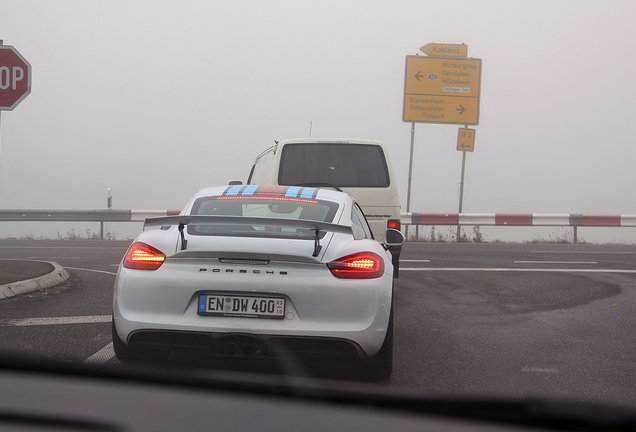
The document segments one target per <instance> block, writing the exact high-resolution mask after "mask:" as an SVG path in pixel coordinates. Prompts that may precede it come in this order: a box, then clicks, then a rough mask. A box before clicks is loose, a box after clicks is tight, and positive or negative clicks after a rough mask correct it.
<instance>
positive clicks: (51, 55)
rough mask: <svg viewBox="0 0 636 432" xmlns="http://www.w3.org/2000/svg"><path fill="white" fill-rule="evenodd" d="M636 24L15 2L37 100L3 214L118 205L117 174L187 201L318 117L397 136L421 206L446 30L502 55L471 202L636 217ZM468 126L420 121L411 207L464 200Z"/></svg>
mask: <svg viewBox="0 0 636 432" xmlns="http://www.w3.org/2000/svg"><path fill="white" fill-rule="evenodd" d="M634 18H636V5H635V4H634V3H633V2H631V1H613V2H601V1H559V2H549V1H515V2H501V1H480V2H476V1H455V2H452V3H444V2H433V1H403V2H389V1H374V2H363V1H320V2H316V1H312V2H305V1H296V2H288V1H241V0H239V1H234V2H221V1H188V2H169V1H161V0H160V1H145V0H142V1H135V2H125V1H108V2H105V1H92V2H85V1H70V0H56V1H47V2H40V1H31V0H19V1H18V0H0V39H2V40H3V41H4V44H5V45H12V46H14V47H15V48H16V49H17V50H18V51H19V52H20V53H21V54H22V55H23V56H24V57H25V58H26V59H27V60H28V61H29V62H30V64H31V65H32V73H33V77H32V91H31V94H30V95H29V96H28V97H27V98H26V99H25V100H24V101H23V102H22V103H21V104H20V105H19V106H18V107H16V108H15V109H14V110H13V111H2V112H1V125H0V133H1V148H0V197H1V199H0V209H97V208H105V207H106V191H107V189H108V188H112V190H113V206H114V208H118V209H180V208H181V207H183V206H184V205H185V203H186V202H187V200H188V199H189V197H191V196H192V195H193V194H194V193H195V192H196V191H197V190H199V189H201V188H203V187H205V186H210V185H218V184H227V183H228V181H230V180H242V181H243V182H245V181H246V179H247V175H248V173H249V170H250V168H251V166H252V163H253V162H254V159H255V157H256V156H257V155H258V154H259V153H260V152H261V151H262V150H264V149H266V148H267V147H268V146H270V145H272V144H273V142H274V140H280V139H285V138H297V137H303V136H307V135H309V133H310V128H311V134H312V136H314V137H320V136H323V137H357V138H369V139H377V140H380V141H383V142H384V143H385V144H386V145H387V147H388V149H389V151H390V156H391V158H392V161H393V165H394V168H395V170H396V173H397V177H398V178H397V181H398V182H399V189H400V194H401V198H402V202H403V210H405V208H406V205H405V204H406V187H407V172H408V157H409V145H410V129H411V124H410V123H404V122H402V101H403V100H402V99H403V92H404V67H405V56H407V55H415V54H416V53H418V51H419V47H421V46H423V45H425V44H428V43H432V42H436V43H451V44H461V43H464V44H467V45H468V56H469V57H476V58H481V59H482V60H483V69H482V81H481V109H480V116H479V117H480V124H479V125H478V126H475V127H474V128H475V129H476V131H477V132H476V142H475V151H474V152H473V153H469V154H468V155H467V165H466V185H465V192H464V205H463V211H464V212H466V213H495V212H496V213H535V214H536V213H557V214H564V213H582V214H617V215H618V214H636V203H635V200H634V197H635V195H636V194H635V193H634V191H633V185H634V183H635V182H634V180H635V179H636V174H635V173H634V161H635V160H636V146H634V145H633V143H634V135H633V131H632V129H633V128H632V124H633V119H634V117H635V114H636V108H635V107H634V104H633V99H634V95H635V94H636V82H634V81H633V80H632V79H631V78H630V77H631V75H632V73H631V72H632V71H633V70H634V69H635V68H636V60H635V55H636V27H634V25H633V22H634ZM420 54H422V53H420ZM422 55H424V54H422ZM459 127H460V126H458V125H436V124H417V125H416V135H415V164H414V174H413V196H412V199H411V210H412V211H414V212H427V213H429V212H430V213H437V212H457V208H458V201H459V180H460V170H461V153H460V152H458V151H457V150H456V148H455V146H456V140H457V129H458V128H459ZM71 228H75V229H76V231H77V232H83V231H84V230H85V229H87V228H88V229H91V230H93V231H95V230H98V229H99V227H98V225H97V224H92V225H90V224H89V225H86V226H84V225H81V224H60V225H58V224H55V226H54V225H52V224H49V223H46V224H24V225H23V224H14V223H3V224H0V237H6V236H16V237H21V236H24V235H32V236H35V237H38V236H48V237H53V238H55V237H56V233H57V232H58V231H59V232H60V233H61V234H62V235H65V234H66V233H67V232H68V231H69V230H71ZM108 229H109V230H112V231H114V233H115V235H116V236H117V237H118V238H120V239H121V238H126V237H134V236H135V234H136V233H137V232H138V231H139V230H140V229H141V225H140V224H136V225H124V224H109V226H108ZM467 231H469V232H470V228H468V229H467ZM482 232H483V233H484V237H485V239H486V240H492V239H494V238H500V239H512V240H522V239H526V240H528V239H532V238H535V237H539V236H541V237H544V238H547V237H548V236H549V235H552V233H555V234H554V235H557V236H558V235H564V234H565V233H568V232H569V229H567V230H559V229H556V230H555V229H553V228H550V229H538V228H507V227H506V228H491V229H485V228H482ZM579 237H583V238H584V239H586V240H589V241H619V242H626V243H632V242H634V241H636V231H635V230H633V229H627V228H613V229H597V228H589V229H586V230H583V229H580V230H579Z"/></svg>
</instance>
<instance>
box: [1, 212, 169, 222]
mask: <svg viewBox="0 0 636 432" xmlns="http://www.w3.org/2000/svg"><path fill="white" fill-rule="evenodd" d="M178 214H179V210H0V222H19V221H30V222H45V221H51V222H143V221H144V220H145V219H146V217H155V216H172V215H178Z"/></svg>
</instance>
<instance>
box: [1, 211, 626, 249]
mask: <svg viewBox="0 0 636 432" xmlns="http://www.w3.org/2000/svg"><path fill="white" fill-rule="evenodd" d="M179 213H180V211H179V210H0V222H20V221H22V222H46V221H51V222H100V223H101V229H100V237H102V238H103V224H104V222H143V221H144V220H145V219H146V217H161V216H173V215H178V214H179ZM401 223H402V225H404V226H409V225H417V226H419V225H456V226H462V225H468V226H471V225H472V226H571V227H573V228H574V243H576V242H577V228H578V227H580V226H584V227H636V215H583V214H507V213H402V217H401Z"/></svg>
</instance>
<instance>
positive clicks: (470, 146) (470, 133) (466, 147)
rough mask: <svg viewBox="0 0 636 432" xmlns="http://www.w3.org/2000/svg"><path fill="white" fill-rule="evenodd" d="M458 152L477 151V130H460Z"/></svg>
mask: <svg viewBox="0 0 636 432" xmlns="http://www.w3.org/2000/svg"><path fill="white" fill-rule="evenodd" d="M457 150H459V151H469V152H471V151H474V150H475V129H468V128H460V129H459V133H458V134H457Z"/></svg>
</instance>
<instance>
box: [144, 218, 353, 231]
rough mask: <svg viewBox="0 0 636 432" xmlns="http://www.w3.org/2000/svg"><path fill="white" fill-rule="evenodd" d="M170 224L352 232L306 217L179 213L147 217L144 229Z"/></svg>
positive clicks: (341, 226) (346, 227)
mask: <svg viewBox="0 0 636 432" xmlns="http://www.w3.org/2000/svg"><path fill="white" fill-rule="evenodd" d="M168 225H184V226H185V225H258V226H275V227H285V228H298V229H309V230H314V231H315V230H318V231H328V232H334V233H340V234H352V233H353V231H352V230H351V227H349V226H346V225H336V224H332V223H328V222H318V221H312V220H304V219H283V218H265V217H245V216H213V215H206V216H203V215H178V216H161V217H152V218H146V220H145V222H144V229H145V228H146V227H153V226H168Z"/></svg>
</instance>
